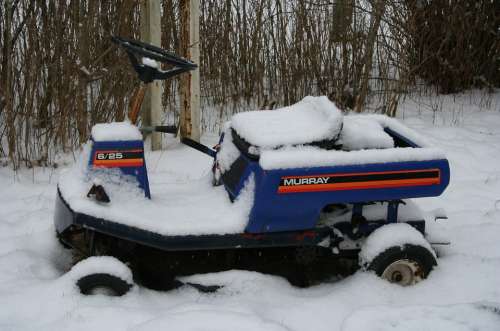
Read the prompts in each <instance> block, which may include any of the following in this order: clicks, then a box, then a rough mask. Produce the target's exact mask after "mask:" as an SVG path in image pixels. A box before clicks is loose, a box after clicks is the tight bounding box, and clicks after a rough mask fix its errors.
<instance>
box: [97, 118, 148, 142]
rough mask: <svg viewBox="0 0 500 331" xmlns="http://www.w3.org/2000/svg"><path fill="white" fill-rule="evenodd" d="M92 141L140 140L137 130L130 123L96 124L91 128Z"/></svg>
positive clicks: (139, 133) (140, 135) (140, 136)
mask: <svg viewBox="0 0 500 331" xmlns="http://www.w3.org/2000/svg"><path fill="white" fill-rule="evenodd" d="M92 139H94V141H124V140H142V134H141V132H140V131H139V129H138V128H137V127H136V126H135V125H133V124H131V123H130V122H112V123H101V124H96V125H94V126H93V127H92Z"/></svg>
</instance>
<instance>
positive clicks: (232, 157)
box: [217, 126, 240, 173]
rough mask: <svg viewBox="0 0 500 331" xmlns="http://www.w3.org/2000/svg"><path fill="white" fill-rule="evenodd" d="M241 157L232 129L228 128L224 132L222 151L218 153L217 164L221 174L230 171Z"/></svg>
mask: <svg viewBox="0 0 500 331" xmlns="http://www.w3.org/2000/svg"><path fill="white" fill-rule="evenodd" d="M239 156H240V151H239V150H238V148H236V146H235V145H234V144H233V136H232V135H231V128H230V127H228V126H227V127H226V129H225V130H224V139H223V140H222V143H221V145H220V150H219V152H218V153H217V163H218V165H219V169H220V171H221V173H224V172H226V171H228V170H229V169H230V168H231V165H232V164H233V163H234V162H235V161H236V160H237V159H238V157H239Z"/></svg>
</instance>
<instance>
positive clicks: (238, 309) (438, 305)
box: [0, 93, 500, 331]
mask: <svg viewBox="0 0 500 331" xmlns="http://www.w3.org/2000/svg"><path fill="white" fill-rule="evenodd" d="M471 98H472V99H474V97H471V96H469V95H465V96H462V97H460V96H458V97H457V96H446V97H440V98H439V99H437V100H435V99H423V98H419V99H417V100H416V101H414V100H412V99H409V98H408V99H407V100H406V101H405V102H404V103H402V104H401V112H400V115H399V116H401V118H403V122H404V124H405V125H407V126H409V127H411V128H413V129H416V130H417V131H418V132H419V133H421V134H422V135H423V136H425V137H426V138H427V140H429V142H430V143H431V144H432V145H435V146H437V147H439V148H441V149H443V150H444V152H446V155H447V157H448V159H449V160H450V166H451V169H452V178H451V182H450V186H449V188H448V189H447V190H446V191H445V193H444V194H443V195H442V196H441V197H438V198H423V199H416V200H415V202H416V203H417V204H418V206H419V207H421V208H422V209H423V210H424V211H431V210H434V209H436V208H438V207H444V208H445V209H446V211H447V213H448V217H449V219H448V220H446V221H439V222H436V223H432V224H433V225H434V226H435V227H436V231H438V232H440V233H445V234H447V235H448V237H449V238H450V240H451V242H452V244H451V245H450V246H446V247H443V248H442V249H441V250H440V252H439V253H440V254H439V258H438V263H439V265H438V266H437V267H436V268H435V269H434V270H433V271H432V272H431V274H430V275H429V278H428V279H426V280H425V281H423V282H421V283H419V284H417V285H416V286H412V287H401V286H397V285H393V284H389V283H387V282H385V281H382V280H380V279H379V278H377V277H376V276H375V275H374V274H373V273H365V272H361V271H360V272H357V273H356V274H354V275H353V276H351V277H348V278H345V279H338V278H333V279H332V280H331V281H327V282H324V283H322V284H320V285H317V286H313V287H310V288H306V289H299V288H295V287H293V286H291V285H290V284H289V283H288V282H287V281H286V280H284V279H283V278H280V277H276V276H270V275H264V274H260V273H255V272H247V271H238V270H232V271H226V272H221V273H216V274H206V275H195V276H191V277H190V278H187V279H186V280H190V281H192V282H195V283H200V284H206V285H213V284H221V285H224V287H223V288H222V289H220V290H219V291H217V292H216V293H212V294H202V293H199V292H198V291H196V290H195V289H193V288H192V287H189V286H186V287H181V288H179V289H177V290H174V291H170V292H167V293H162V292H156V291H151V290H148V289H145V288H142V287H135V288H134V290H133V291H131V292H130V293H128V294H127V295H125V296H123V297H105V296H83V295H81V294H80V293H79V292H78V290H77V289H76V288H75V286H74V283H72V281H71V279H70V277H68V276H65V275H67V271H68V270H69V269H70V254H69V251H67V250H65V249H63V248H62V247H61V246H60V245H59V243H58V242H57V240H56V239H55V237H54V227H53V224H52V217H53V211H54V199H55V191H56V183H57V181H58V178H59V176H60V170H59V169H57V170H54V169H48V168H45V169H43V168H34V169H22V170H20V171H18V172H16V173H14V172H13V171H12V170H10V169H8V168H0V184H1V186H2V187H3V188H4V189H2V190H0V205H1V208H0V307H2V309H0V329H1V330H50V331H57V330H82V331H83V330H108V331H113V330H138V331H142V330H152V329H155V330H158V329H170V328H171V329H176V330H190V331H194V330H200V329H202V330H207V329H208V330H227V329H229V328H231V329H238V330H239V329H242V330H245V329H253V330H283V329H284V330H294V331H295V330H296V331H301V330H315V331H327V330H328V331H341V330H342V331H357V330H363V331H365V330H375V331H376V330H398V331H399V330H401V331H406V330H409V331H413V330H440V331H441V330H442V331H462V330H464V331H473V330H481V331H483V330H486V331H490V330H498V329H499V327H498V326H499V325H500V321H499V311H500V277H499V276H498V275H499V274H500V245H499V242H498V238H500V223H499V222H498V220H499V219H500V202H499V201H500V144H499V141H500V93H497V94H496V97H494V98H493V100H492V101H491V102H488V103H489V104H492V105H493V106H492V107H491V108H489V109H485V108H484V107H483V108H479V107H478V106H471V105H470V99H471ZM474 100H476V99H474ZM474 100H473V101H474ZM477 100H479V101H480V100H481V99H477ZM484 100H485V102H483V104H486V103H487V102H486V101H488V98H487V97H485V98H484ZM495 100H498V101H496V103H495ZM417 101H418V103H417ZM436 102H444V107H442V108H443V111H442V113H437V114H436V113H434V112H432V111H431V110H429V109H430V108H429V106H427V105H431V104H433V103H436ZM474 102H475V101H474ZM478 104H479V102H478ZM495 105H496V106H495ZM472 110H473V111H472ZM209 140H211V141H212V142H216V141H217V137H210V139H209ZM169 144H170V145H169V146H168V148H169V149H168V150H166V151H164V152H154V153H147V155H146V157H147V163H148V168H149V175H150V180H151V183H152V185H151V188H152V192H153V195H155V193H157V194H160V195H161V194H162V193H163V192H164V191H165V189H164V187H165V186H167V184H168V185H171V184H176V183H177V184H178V185H177V186H176V187H175V188H176V189H180V190H182V187H183V186H182V183H183V182H185V181H187V180H190V179H196V178H203V176H204V175H206V174H207V173H208V171H209V167H210V166H209V165H207V164H206V162H208V161H206V160H205V161H204V160H203V159H197V158H196V157H194V156H186V157H185V158H184V156H182V157H181V155H180V154H182V155H185V154H184V153H185V152H186V151H187V149H186V150H184V147H182V146H179V145H177V144H174V143H172V142H170V143H169ZM188 153H189V152H188ZM198 154H200V153H198ZM200 155H202V154H200ZM179 159H180V160H182V161H183V162H180V161H179ZM185 161H189V162H187V163H186V162H185ZM174 197H175V196H174ZM235 325H236V326H237V327H234V326H235ZM171 326H172V327H171ZM173 326H175V328H174V327H173Z"/></svg>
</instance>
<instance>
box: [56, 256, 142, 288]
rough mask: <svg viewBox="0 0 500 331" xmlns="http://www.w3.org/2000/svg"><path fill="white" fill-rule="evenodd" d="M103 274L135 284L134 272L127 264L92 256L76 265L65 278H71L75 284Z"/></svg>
mask: <svg viewBox="0 0 500 331" xmlns="http://www.w3.org/2000/svg"><path fill="white" fill-rule="evenodd" d="M102 273H106V274H109V275H113V276H116V277H118V278H120V279H122V280H124V281H126V282H127V283H129V284H133V283H134V280H133V279H132V271H130V269H129V268H128V267H127V266H126V265H125V264H123V263H122V262H120V261H119V260H118V259H116V258H114V257H111V256H92V257H89V258H86V259H84V260H82V261H80V262H78V263H77V264H75V265H74V266H73V268H71V270H70V271H69V272H68V273H67V274H66V275H65V277H69V278H70V279H71V281H72V283H75V281H77V280H78V279H80V278H82V277H85V276H88V275H91V274H102Z"/></svg>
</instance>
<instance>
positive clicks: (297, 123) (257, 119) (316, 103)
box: [231, 96, 343, 149]
mask: <svg viewBox="0 0 500 331" xmlns="http://www.w3.org/2000/svg"><path fill="white" fill-rule="evenodd" d="M342 118H343V116H342V113H341V111H340V110H339V109H338V108H337V107H336V106H335V105H334V104H333V103H332V102H331V101H330V100H328V98H327V97H326V96H322V97H312V96H308V97H305V98H304V99H303V100H302V101H300V102H298V103H296V104H294V105H291V106H288V107H284V108H281V109H277V110H264V111H262V110H257V111H248V112H243V113H239V114H236V115H234V116H233V118H232V120H231V127H232V128H233V129H234V130H235V131H236V132H237V134H238V135H239V136H240V137H241V138H243V139H244V140H245V141H246V142H247V143H249V144H251V145H253V146H258V147H260V148H263V149H272V148H276V147H280V146H290V145H302V144H310V143H314V142H320V141H324V140H332V139H336V138H337V137H338V135H339V133H340V130H341V129H342Z"/></svg>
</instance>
